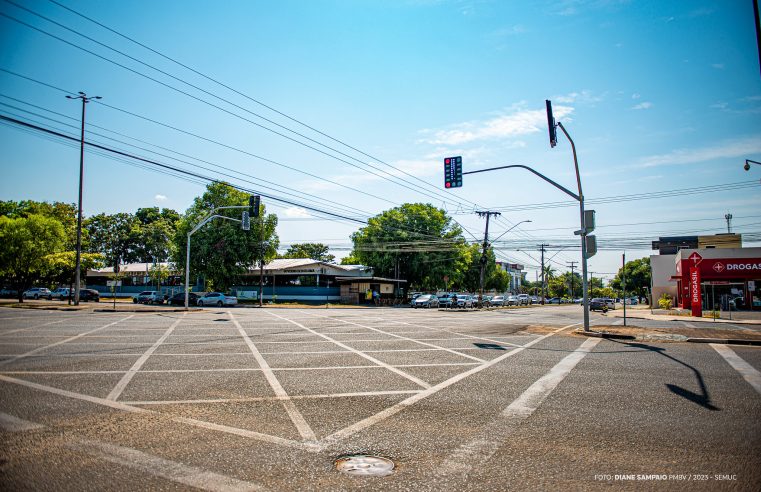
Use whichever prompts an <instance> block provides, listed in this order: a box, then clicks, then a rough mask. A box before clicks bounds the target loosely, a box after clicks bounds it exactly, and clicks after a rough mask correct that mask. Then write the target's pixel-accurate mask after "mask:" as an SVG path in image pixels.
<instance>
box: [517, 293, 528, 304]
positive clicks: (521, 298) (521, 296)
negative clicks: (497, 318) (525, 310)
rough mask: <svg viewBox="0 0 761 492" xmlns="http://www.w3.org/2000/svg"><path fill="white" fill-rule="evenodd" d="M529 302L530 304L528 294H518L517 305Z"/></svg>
mask: <svg viewBox="0 0 761 492" xmlns="http://www.w3.org/2000/svg"><path fill="white" fill-rule="evenodd" d="M529 304H531V299H530V298H529V296H528V294H518V305H520V306H528V305H529Z"/></svg>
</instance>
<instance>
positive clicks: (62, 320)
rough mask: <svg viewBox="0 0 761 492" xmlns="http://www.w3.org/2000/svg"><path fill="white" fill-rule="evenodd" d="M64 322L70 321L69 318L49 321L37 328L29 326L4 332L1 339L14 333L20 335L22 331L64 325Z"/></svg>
mask: <svg viewBox="0 0 761 492" xmlns="http://www.w3.org/2000/svg"><path fill="white" fill-rule="evenodd" d="M64 321H68V319H67V318H64V319H58V320H55V321H49V322H47V323H43V324H41V325H35V326H27V327H26V328H17V329H15V330H11V331H4V332H3V333H0V337H4V336H6V335H11V334H13V333H18V332H20V331H29V330H35V329H37V328H42V327H43V326H49V325H54V324H56V323H63V322H64Z"/></svg>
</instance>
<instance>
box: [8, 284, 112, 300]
mask: <svg viewBox="0 0 761 492" xmlns="http://www.w3.org/2000/svg"><path fill="white" fill-rule="evenodd" d="M21 296H22V297H23V298H24V299H47V300H48V301H52V300H53V299H56V300H59V301H65V300H67V299H71V300H73V299H74V291H73V290H71V289H68V288H66V287H59V288H57V289H55V290H50V289H48V288H47V287H32V288H31V289H29V290H27V291H24V293H23V294H21ZM79 300H80V301H93V302H100V292H98V291H97V290H95V289H79Z"/></svg>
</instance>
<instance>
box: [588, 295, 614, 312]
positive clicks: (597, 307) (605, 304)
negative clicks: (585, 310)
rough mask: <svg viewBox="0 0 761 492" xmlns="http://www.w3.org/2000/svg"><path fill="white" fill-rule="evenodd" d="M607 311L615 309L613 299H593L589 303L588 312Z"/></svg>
mask: <svg viewBox="0 0 761 492" xmlns="http://www.w3.org/2000/svg"><path fill="white" fill-rule="evenodd" d="M608 309H616V303H615V302H614V301H613V299H607V298H602V297H595V298H594V299H592V300H590V301H589V310H590V311H607V310H608Z"/></svg>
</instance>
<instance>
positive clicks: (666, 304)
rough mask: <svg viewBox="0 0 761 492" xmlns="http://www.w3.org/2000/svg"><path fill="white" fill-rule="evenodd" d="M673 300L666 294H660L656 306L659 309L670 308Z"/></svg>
mask: <svg viewBox="0 0 761 492" xmlns="http://www.w3.org/2000/svg"><path fill="white" fill-rule="evenodd" d="M672 305H673V302H672V300H671V297H670V296H669V295H668V294H661V298H660V299H658V307H659V308H661V309H671V306H672Z"/></svg>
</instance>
